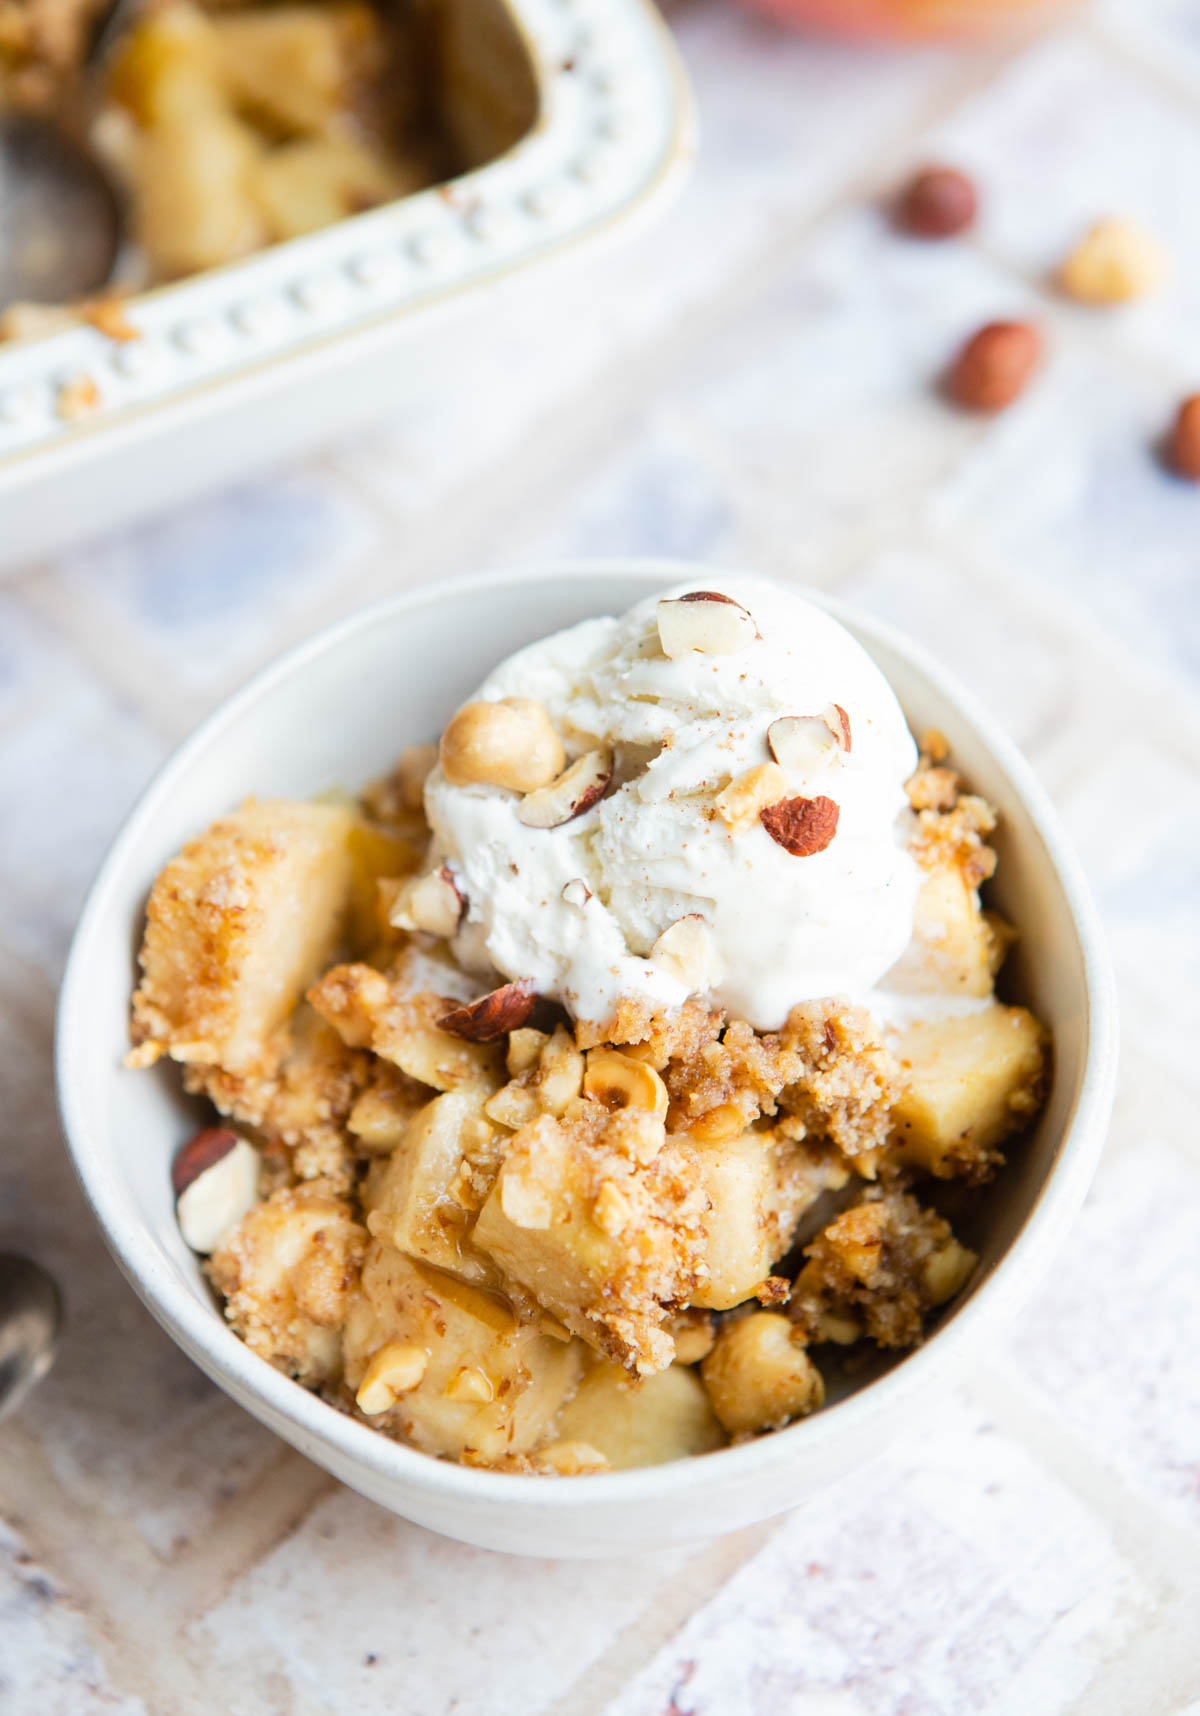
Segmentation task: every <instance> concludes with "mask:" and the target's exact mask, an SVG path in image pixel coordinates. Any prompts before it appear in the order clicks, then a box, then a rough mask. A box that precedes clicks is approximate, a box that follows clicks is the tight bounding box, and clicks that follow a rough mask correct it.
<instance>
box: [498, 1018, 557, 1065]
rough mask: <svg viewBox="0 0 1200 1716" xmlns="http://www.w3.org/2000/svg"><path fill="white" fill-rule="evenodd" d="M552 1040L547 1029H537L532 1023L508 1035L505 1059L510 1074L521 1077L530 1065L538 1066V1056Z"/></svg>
mask: <svg viewBox="0 0 1200 1716" xmlns="http://www.w3.org/2000/svg"><path fill="white" fill-rule="evenodd" d="M549 1041H550V1039H549V1037H547V1035H546V1033H545V1031H535V1030H534V1029H533V1027H532V1026H530V1025H522V1026H520V1027H519V1028H518V1029H517V1030H515V1031H510V1032H509V1036H508V1055H507V1057H506V1060H505V1065H506V1066H507V1068H508V1070H509V1073H510V1075H511V1076H512V1077H513V1078H519V1077H520V1075H521V1074H522V1073H523V1072H528V1071H529V1069H530V1067H532V1066H536V1065H537V1062H538V1058H539V1056H540V1055H541V1052H542V1050H543V1049H544V1048H545V1046H546V1044H547V1043H548V1042H549Z"/></svg>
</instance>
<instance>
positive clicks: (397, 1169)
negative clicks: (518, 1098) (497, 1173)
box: [367, 1091, 496, 1281]
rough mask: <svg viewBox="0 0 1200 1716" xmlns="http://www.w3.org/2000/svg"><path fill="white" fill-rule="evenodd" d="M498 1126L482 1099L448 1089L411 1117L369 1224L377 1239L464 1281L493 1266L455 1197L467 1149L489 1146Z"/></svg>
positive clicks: (481, 1275) (480, 1278) (468, 1214)
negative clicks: (472, 1239) (478, 1248)
mask: <svg viewBox="0 0 1200 1716" xmlns="http://www.w3.org/2000/svg"><path fill="white" fill-rule="evenodd" d="M495 1130H496V1129H495V1128H494V1127H492V1126H490V1125H489V1124H488V1122H487V1120H485V1119H484V1117H483V1113H482V1108H481V1104H480V1101H479V1099H478V1098H477V1097H475V1096H471V1095H466V1094H464V1093H462V1092H459V1091H447V1092H446V1094H445V1095H443V1096H437V1097H435V1098H434V1099H433V1101H432V1102H429V1103H426V1105H425V1107H424V1108H422V1109H421V1110H420V1112H419V1113H417V1114H416V1115H414V1116H413V1118H412V1119H411V1120H410V1121H409V1123H408V1126H407V1128H406V1131H405V1135H404V1138H403V1140H402V1142H401V1143H400V1144H399V1146H398V1147H397V1148H396V1149H395V1150H393V1151H392V1153H391V1155H390V1157H389V1159H388V1163H387V1167H386V1169H385V1170H384V1172H383V1175H382V1178H381V1179H380V1182H379V1185H378V1188H377V1190H376V1192H375V1195H374V1197H373V1198H372V1199H371V1209H370V1213H369V1215H368V1216H367V1226H368V1227H369V1228H370V1230H371V1232H372V1233H373V1234H374V1235H375V1236H376V1238H378V1239H386V1240H389V1241H390V1242H391V1243H392V1244H393V1245H394V1246H396V1247H397V1248H398V1249H399V1250H400V1251H404V1252H407V1253H408V1254H409V1255H410V1256H412V1257H417V1258H422V1259H423V1260H424V1261H425V1262H426V1263H433V1264H436V1265H437V1266H438V1267H439V1268H441V1269H445V1270H448V1271H449V1272H450V1273H451V1274H453V1275H461V1276H463V1277H464V1278H465V1279H467V1280H472V1281H483V1280H486V1279H487V1278H488V1277H489V1275H491V1273H492V1271H491V1270H490V1269H489V1267H488V1265H487V1263H486V1262H485V1261H484V1259H483V1258H481V1257H480V1256H479V1255H478V1254H477V1253H475V1252H474V1251H473V1250H472V1248H471V1246H470V1243H469V1239H468V1230H469V1228H470V1226H471V1222H472V1219H473V1218H472V1212H471V1209H470V1208H469V1207H468V1204H469V1203H470V1199H469V1198H468V1199H467V1201H466V1202H464V1201H463V1200H462V1198H460V1197H459V1196H456V1195H455V1194H456V1191H457V1190H458V1185H459V1178H460V1171H461V1170H462V1169H463V1167H464V1161H465V1157H466V1156H467V1155H468V1154H472V1155H478V1154H479V1153H480V1152H485V1153H486V1151H487V1146H488V1143H489V1141H490V1140H491V1138H492V1137H493V1136H494V1134H495Z"/></svg>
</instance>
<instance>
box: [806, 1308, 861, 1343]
mask: <svg viewBox="0 0 1200 1716" xmlns="http://www.w3.org/2000/svg"><path fill="white" fill-rule="evenodd" d="M813 1321H814V1322H815V1324H816V1330H815V1332H814V1334H813V1339H814V1341H830V1342H831V1343H832V1344H833V1345H834V1346H836V1347H852V1346H853V1345H854V1343H855V1341H861V1340H862V1337H863V1326H862V1324H861V1323H858V1322H855V1320H854V1318H853V1317H843V1316H841V1315H839V1313H838V1312H836V1311H826V1310H824V1309H821V1310H819V1311H818V1312H817V1313H816V1315H815V1317H814V1319H813Z"/></svg>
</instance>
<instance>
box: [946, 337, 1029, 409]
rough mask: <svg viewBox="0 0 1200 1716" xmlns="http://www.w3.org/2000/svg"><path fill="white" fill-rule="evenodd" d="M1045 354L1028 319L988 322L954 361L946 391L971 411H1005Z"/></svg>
mask: <svg viewBox="0 0 1200 1716" xmlns="http://www.w3.org/2000/svg"><path fill="white" fill-rule="evenodd" d="M1041 355H1042V336H1041V335H1040V333H1039V332H1038V330H1037V329H1036V328H1035V327H1033V325H1032V324H1031V323H1029V322H989V323H988V324H987V325H986V327H982V328H980V330H979V332H978V333H977V334H972V336H971V338H970V339H969V340H968V341H967V343H966V345H965V346H964V347H963V348H962V350H961V351H960V352H959V354H958V356H957V357H956V358H955V360H954V362H953V363H952V364H951V366H950V369H949V372H948V374H947V376H946V383H945V385H946V392H947V394H948V395H949V396H950V398H951V399H952V400H954V402H955V404H957V405H961V406H963V407H964V408H965V409H966V410H968V411H1003V410H1004V409H1005V407H1006V406H1009V405H1011V404H1012V403H1013V401H1014V400H1015V399H1017V398H1019V396H1020V395H1021V394H1022V393H1023V392H1024V391H1025V388H1026V386H1027V385H1028V383H1029V380H1030V378H1031V376H1032V375H1033V372H1034V370H1035V369H1036V368H1037V364H1038V360H1039V359H1040V357H1041Z"/></svg>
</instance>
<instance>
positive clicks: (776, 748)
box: [760, 715, 841, 808]
mask: <svg viewBox="0 0 1200 1716" xmlns="http://www.w3.org/2000/svg"><path fill="white" fill-rule="evenodd" d="M767 744H768V745H769V746H770V747H771V755H772V756H773V757H774V758H775V761H776V762H777V763H780V764H782V766H783V767H784V768H785V769H819V768H822V767H824V766H826V765H828V764H829V763H832V762H833V761H834V759H835V758H836V757H837V756H838V754H839V751H840V749H841V747H840V746H839V744H838V741H837V737H836V735H835V734H834V732H833V729H832V728H831V727H830V726H829V723H828V722H827V721H823V720H822V719H821V717H820V716H819V715H781V716H780V718H779V720H778V721H772V722H771V725H770V726H769V727H768V728H767ZM781 796H782V795H781V794H776V795H775V797H776V798H778V797H781ZM760 808H761V807H760Z"/></svg>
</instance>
